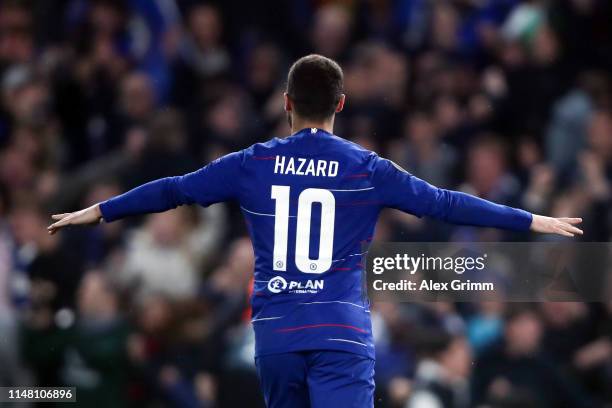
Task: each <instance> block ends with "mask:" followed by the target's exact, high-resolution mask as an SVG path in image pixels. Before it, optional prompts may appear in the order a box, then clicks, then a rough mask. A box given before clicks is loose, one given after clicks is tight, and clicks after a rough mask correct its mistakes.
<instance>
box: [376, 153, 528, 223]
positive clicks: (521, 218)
mask: <svg viewBox="0 0 612 408" xmlns="http://www.w3.org/2000/svg"><path fill="white" fill-rule="evenodd" d="M374 160H375V162H374V176H373V180H374V184H375V187H376V190H377V191H378V194H379V196H380V199H381V201H382V203H383V204H384V205H385V206H387V207H391V208H396V209H399V210H402V211H405V212H407V213H410V214H413V215H416V216H418V217H423V216H427V217H431V218H434V219H438V220H443V221H447V222H450V223H453V224H461V225H473V226H478V227H492V228H501V229H507V230H513V231H527V230H529V227H530V226H531V220H532V215H531V214H530V213H529V212H527V211H524V210H520V209H517V208H512V207H508V206H505V205H499V204H495V203H492V202H490V201H487V200H483V199H481V198H478V197H474V196H472V195H469V194H465V193H461V192H458V191H450V190H445V189H440V188H437V187H435V186H432V185H431V184H429V183H427V182H425V181H423V180H421V179H419V178H417V177H414V176H413V175H411V174H409V173H408V172H406V171H405V170H403V169H401V168H400V167H399V166H397V165H396V164H394V163H393V162H391V161H389V160H385V159H380V158H379V157H378V156H375V157H374Z"/></svg>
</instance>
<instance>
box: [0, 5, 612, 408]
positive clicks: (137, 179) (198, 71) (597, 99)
mask: <svg viewBox="0 0 612 408" xmlns="http://www.w3.org/2000/svg"><path fill="white" fill-rule="evenodd" d="M611 22H612V2H610V1H608V0H548V1H546V0H523V1H521V0H362V1H358V0H338V1H326V0H291V1H287V0H265V1H240V0H223V1H217V2H214V1H210V2H208V1H207V2H202V1H196V0H123V1H122V0H45V1H36V0H2V1H0V96H1V104H0V362H1V363H0V384H1V385H28V384H31V385H32V384H36V385H39V386H52V385H67V386H76V387H77V388H78V394H77V398H78V401H79V405H80V406H92V407H94V406H96V407H122V406H139V407H140V406H151V407H159V406H169V407H206V408H211V407H228V408H229V407H261V406H262V401H261V397H260V394H259V391H258V382H257V378H256V376H255V373H254V364H253V337H252V333H251V327H250V323H249V313H250V312H249V309H248V296H249V290H250V289H249V288H250V280H251V274H252V268H253V253H252V248H251V243H250V240H249V238H248V237H247V235H246V229H245V226H244V224H243V221H242V218H241V216H240V211H239V208H237V207H236V206H235V205H234V204H232V203H230V204H227V205H225V204H223V205H215V206H212V207H210V208H207V209H202V208H195V207H194V208H180V209H177V210H175V211H171V212H168V213H163V214H155V215H151V216H148V217H143V218H140V219H129V220H124V221H121V222H116V223H112V224H101V225H100V226H98V227H97V228H90V229H86V228H81V229H76V228H75V229H71V230H67V231H65V232H63V233H62V234H59V235H56V236H49V235H48V234H47V233H46V230H45V227H46V225H47V224H48V223H49V215H50V214H52V213H57V212H62V211H69V210H76V209H78V208H82V207H85V206H89V205H91V204H93V203H96V202H99V201H102V200H104V199H107V198H109V197H111V196H113V195H115V194H118V193H120V192H123V191H125V190H127V189H129V188H132V187H134V186H136V185H138V184H141V183H143V182H146V181H149V180H152V179H156V178H160V177H164V176H171V175H178V174H182V173H185V172H188V171H192V170H195V169H197V168H199V167H201V166H203V165H205V164H206V163H208V162H210V161H211V160H213V159H214V158H216V157H219V156H220V155H222V154H225V153H228V152H230V151H233V150H235V149H240V148H244V147H247V146H249V145H250V144H252V143H255V142H258V141H263V140H266V139H269V138H271V137H274V136H284V135H288V134H289V133H290V131H289V128H288V125H287V122H286V117H285V113H284V112H283V104H282V93H283V90H284V86H285V83H284V81H285V78H286V72H287V69H288V66H289V65H290V64H291V62H292V61H293V60H294V59H296V58H298V57H300V56H302V55H304V54H307V53H311V52H316V53H320V54H323V55H325V56H328V57H332V58H335V59H337V60H338V61H339V62H340V63H341V65H342V66H343V68H344V70H345V76H346V83H345V87H346V94H347V105H346V109H345V111H344V112H342V113H341V114H340V115H339V116H338V118H337V123H336V129H335V133H336V134H338V135H340V136H342V137H345V138H348V139H351V140H353V141H355V142H357V143H360V144H361V145H363V146H365V147H367V148H370V149H372V150H375V151H377V152H379V154H381V155H383V156H386V157H389V158H391V159H393V160H394V161H396V162H397V163H399V164H401V165H402V166H403V167H404V168H406V169H407V170H409V171H410V172H412V173H413V174H415V175H417V176H419V177H421V178H424V179H426V180H427V181H430V182H431V183H433V184H436V185H438V186H440V187H445V188H453V189H459V190H462V191H465V192H469V193H472V194H475V195H478V196H480V197H483V198H487V199H490V200H494V201H496V202H499V203H503V204H508V205H513V206H519V207H522V208H525V209H527V210H530V211H532V212H537V213H543V214H550V215H554V216H581V217H583V218H584V224H583V227H584V230H585V235H584V237H582V240H584V241H601V242H605V241H609V240H610V237H611V234H612V207H611V205H610V203H611V199H612V196H611V194H612V184H611V183H612V24H611ZM532 238H533V237H531V236H529V235H520V234H519V235H517V234H508V233H503V232H499V231H494V230H486V229H485V230H482V229H475V228H468V227H454V226H449V225H445V224H442V223H437V222H431V221H427V220H420V219H416V218H414V217H412V216H408V215H405V214H401V213H398V212H395V211H386V212H385V213H384V214H383V216H382V217H381V221H380V224H379V228H378V232H377V237H376V239H379V240H387V241H392V240H397V241H410V240H413V241H424V242H427V241H453V240H454V241H474V240H485V241H505V240H523V241H524V240H529V239H532ZM540 239H542V238H540ZM373 321H374V329H375V337H376V343H377V356H378V360H377V365H376V380H377V399H376V401H377V402H376V403H377V406H379V407H384V408H430V407H431V408H437V407H457V408H463V407H472V406H480V405H485V404H486V405H487V406H490V407H582V406H585V407H597V406H612V386H611V384H612V302H608V304H602V303H579V302H574V303H539V304H504V303H499V302H483V303H480V304H478V303H476V304H474V303H470V304H468V303H448V302H447V303H444V302H440V303H430V304H385V303H381V304H376V305H374V307H373Z"/></svg>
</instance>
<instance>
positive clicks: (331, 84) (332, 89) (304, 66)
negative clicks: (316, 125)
mask: <svg viewBox="0 0 612 408" xmlns="http://www.w3.org/2000/svg"><path fill="white" fill-rule="evenodd" d="M343 86H344V74H343V72H342V68H340V65H338V63H336V62H335V61H334V60H332V59H330V58H327V57H324V56H322V55H317V54H311V55H307V56H305V57H302V58H300V59H299V60H297V61H296V62H294V63H293V65H292V66H291V68H290V69H289V75H288V77H287V95H288V96H289V98H290V99H291V101H292V102H293V108H294V110H295V112H296V113H297V114H298V115H299V116H301V117H303V118H305V119H313V120H324V119H327V118H329V117H331V116H332V115H333V114H334V112H335V111H336V106H337V105H338V102H339V101H340V98H341V97H342V90H343Z"/></svg>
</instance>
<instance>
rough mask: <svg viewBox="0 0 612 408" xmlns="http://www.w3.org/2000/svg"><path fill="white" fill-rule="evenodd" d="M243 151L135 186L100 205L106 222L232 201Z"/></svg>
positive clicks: (234, 196) (236, 193) (236, 191)
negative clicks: (202, 165)
mask: <svg viewBox="0 0 612 408" xmlns="http://www.w3.org/2000/svg"><path fill="white" fill-rule="evenodd" d="M241 161H242V152H236V153H232V154H229V155H227V156H224V157H222V158H220V159H217V160H215V161H213V162H212V163H210V164H208V165H207V166H205V167H203V168H201V169H200V170H197V171H194V172H193V173H189V174H185V175H184V176H176V177H167V178H163V179H159V180H155V181H151V182H149V183H146V184H143V185H142V186H139V187H136V188H134V189H133V190H130V191H128V192H127V193H124V194H121V195H119V196H116V197H113V198H111V199H110V200H107V201H105V202H103V203H101V204H100V211H101V212H102V218H104V220H105V221H106V222H111V221H115V220H118V219H121V218H125V217H128V216H130V215H138V214H148V213H155V212H163V211H167V210H170V209H172V208H176V207H178V206H180V205H185V204H194V203H198V204H200V205H202V206H204V207H207V206H209V205H210V204H213V203H217V202H221V201H228V200H232V199H234V198H236V197H237V195H238V191H239V185H238V180H239V179H240V178H239V173H240V167H241Z"/></svg>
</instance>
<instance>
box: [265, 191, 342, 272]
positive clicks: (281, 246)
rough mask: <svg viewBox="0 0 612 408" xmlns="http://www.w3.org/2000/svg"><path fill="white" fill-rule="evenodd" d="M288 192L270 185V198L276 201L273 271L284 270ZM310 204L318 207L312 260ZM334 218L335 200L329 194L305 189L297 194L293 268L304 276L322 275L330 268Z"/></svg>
mask: <svg viewBox="0 0 612 408" xmlns="http://www.w3.org/2000/svg"><path fill="white" fill-rule="evenodd" d="M289 191H290V187H289V186H272V199H273V200H275V201H276V210H275V217H274V257H273V260H274V261H273V262H274V265H273V268H274V270H275V271H286V270H287V241H288V235H289V197H290V195H289ZM314 203H320V204H321V232H320V238H319V255H318V257H317V258H316V259H311V258H310V220H311V213H312V205H313V204H314ZM335 217H336V199H335V198H334V195H333V194H332V193H331V192H330V191H328V190H324V189H321V188H307V189H306V190H304V191H302V192H301V193H300V197H299V199H298V212H297V228H296V237H295V265H296V266H297V268H298V269H299V270H300V271H302V272H304V273H323V272H326V271H327V270H328V269H329V268H330V267H331V264H332V254H333V246H334V220H335Z"/></svg>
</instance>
